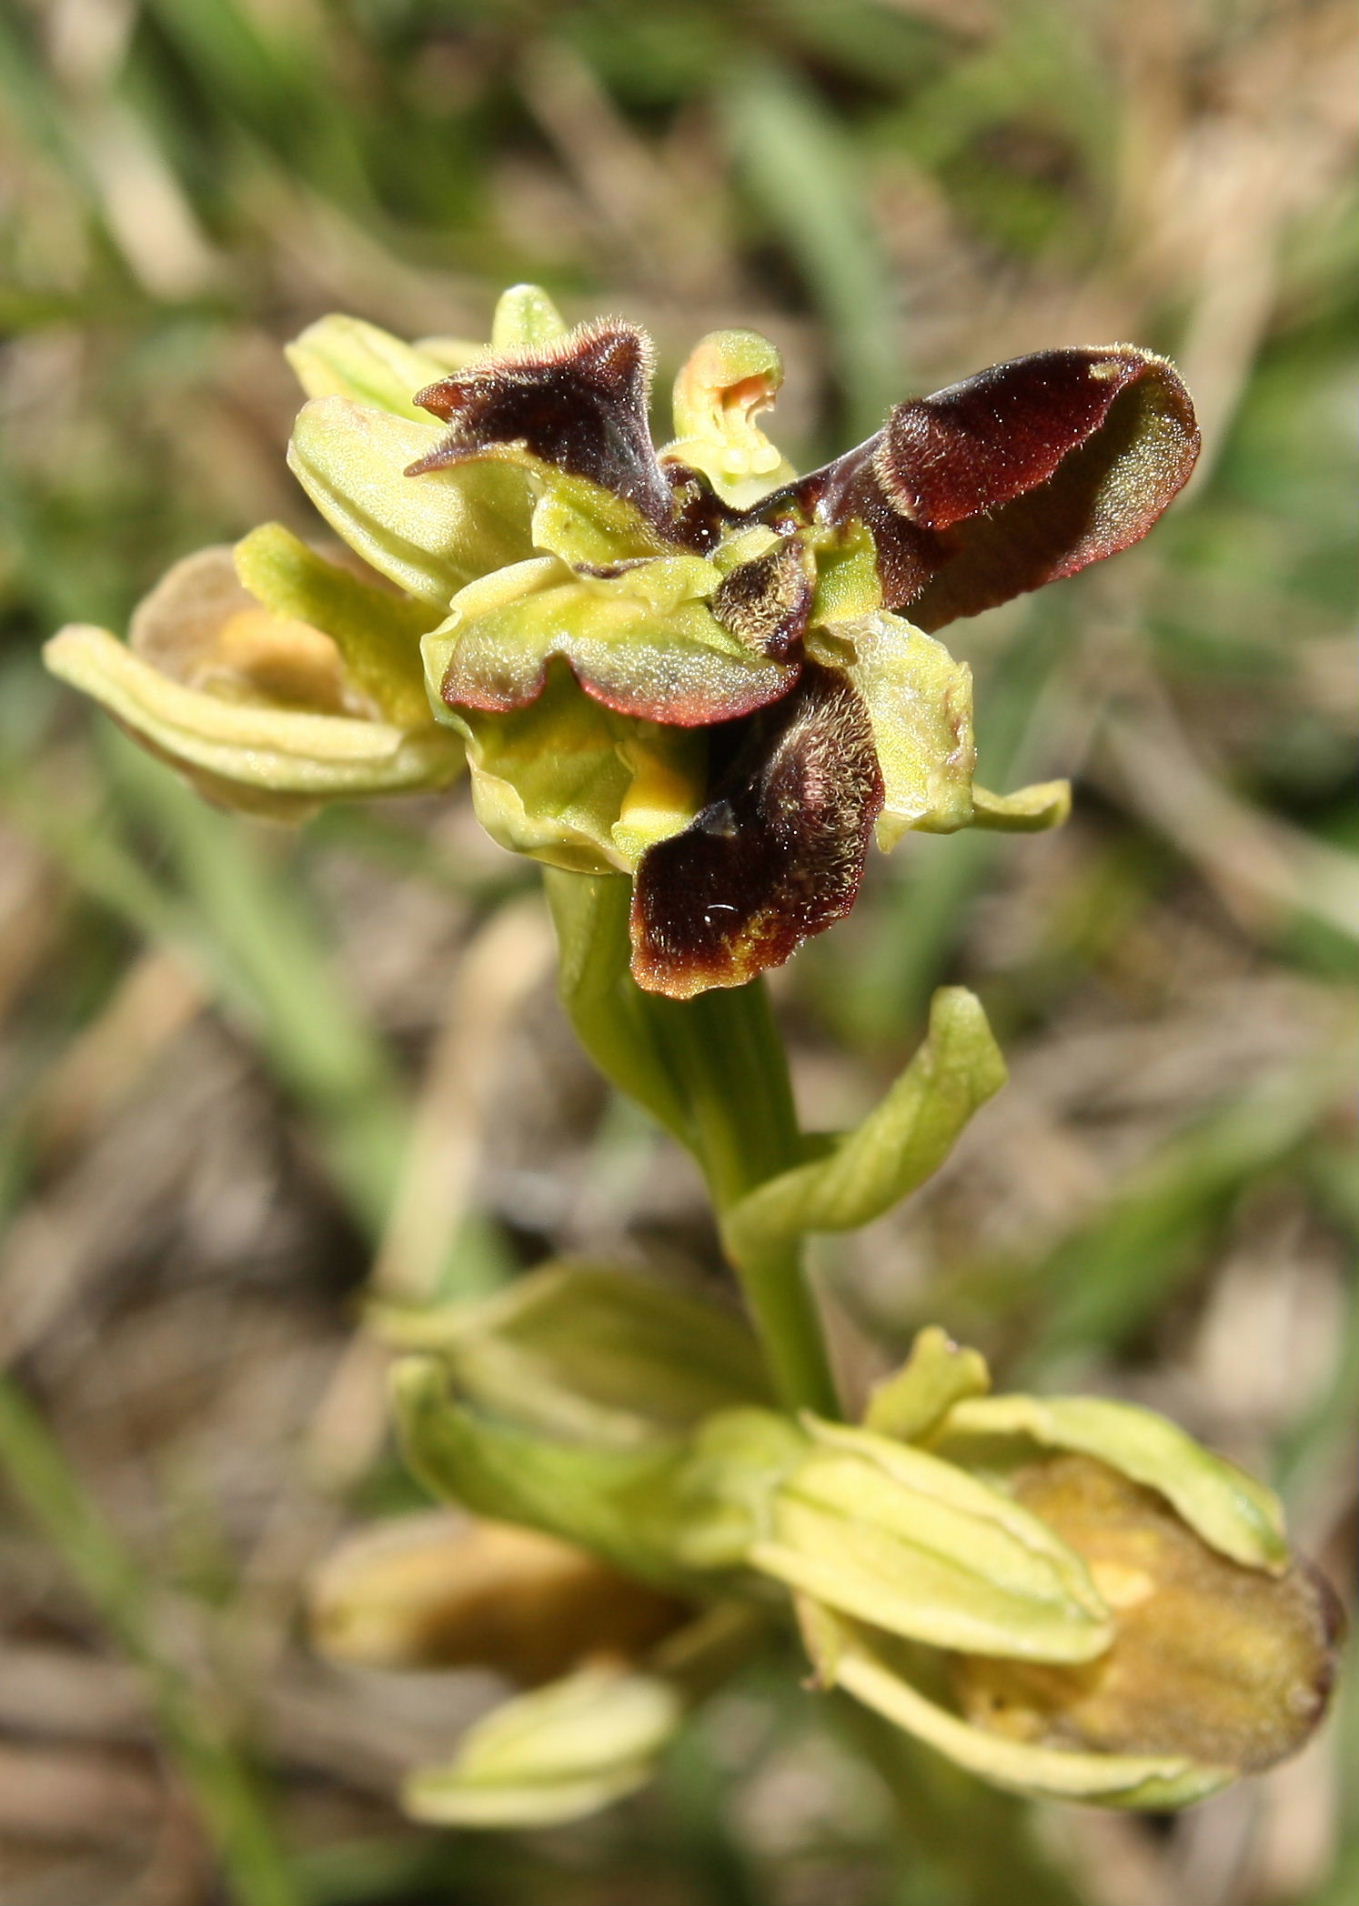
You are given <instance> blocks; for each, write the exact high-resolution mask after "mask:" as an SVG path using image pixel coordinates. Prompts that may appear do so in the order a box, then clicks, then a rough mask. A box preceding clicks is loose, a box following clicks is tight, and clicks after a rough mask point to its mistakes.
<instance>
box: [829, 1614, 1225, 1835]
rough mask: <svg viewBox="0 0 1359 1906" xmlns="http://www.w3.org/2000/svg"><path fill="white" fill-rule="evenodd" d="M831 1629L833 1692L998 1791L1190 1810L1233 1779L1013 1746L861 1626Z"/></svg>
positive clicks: (1179, 1759)
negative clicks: (939, 1696)
mask: <svg viewBox="0 0 1359 1906" xmlns="http://www.w3.org/2000/svg"><path fill="white" fill-rule="evenodd" d="M818 1614H819V1616H820V1621H819V1622H818V1624H817V1625H818V1626H822V1627H823V1629H824V1626H825V1625H826V1624H829V1625H830V1627H831V1629H832V1634H831V1635H829V1636H825V1635H823V1640H822V1645H821V1647H820V1648H819V1650H818V1653H819V1655H820V1657H821V1660H822V1661H823V1662H824V1678H825V1680H826V1682H827V1684H828V1685H832V1686H835V1687H841V1688H844V1689H845V1691H846V1692H847V1693H849V1694H852V1695H854V1696H855V1698H856V1699H857V1700H860V1701H862V1702H863V1703H864V1704H865V1706H867V1707H871V1708H872V1709H874V1711H875V1712H876V1713H878V1714H881V1715H883V1716H884V1718H885V1719H887V1720H889V1721H892V1722H893V1723H895V1725H896V1726H897V1727H900V1728H903V1729H905V1731H906V1732H907V1733H909V1734H913V1735H915V1737H916V1738H917V1739H918V1740H923V1741H925V1742H926V1743H927V1744H928V1745H929V1746H931V1747H934V1748H937V1749H938V1751H939V1752H940V1753H941V1754H944V1755H946V1756H947V1757H948V1758H949V1759H950V1760H951V1761H954V1762H955V1763H956V1764H957V1765H958V1766H960V1767H965V1768H966V1769H967V1770H968V1772H969V1773H973V1774H976V1775H977V1776H978V1777H979V1778H980V1779H982V1780H989V1781H991V1782H992V1783H993V1784H994V1785H995V1786H997V1787H1005V1788H1008V1789H1009V1790H1010V1791H1011V1792H1013V1793H1022V1794H1029V1795H1032V1796H1033V1797H1034V1798H1037V1799H1049V1800H1084V1801H1088V1802H1091V1803H1092V1804H1094V1805H1097V1806H1105V1807H1144V1808H1147V1809H1155V1810H1158V1811H1159V1810H1161V1809H1165V1808H1172V1807H1185V1806H1188V1805H1190V1804H1191V1803H1192V1802H1193V1801H1196V1800H1202V1799H1204V1798H1205V1797H1206V1796H1207V1795H1208V1794H1211V1793H1216V1792H1217V1791H1218V1790H1219V1789H1220V1788H1222V1787H1225V1786H1227V1785H1228V1784H1229V1782H1230V1781H1231V1780H1232V1779H1233V1778H1234V1775H1233V1772H1232V1770H1231V1769H1230V1768H1225V1767H1206V1766H1201V1765H1199V1764H1197V1763H1196V1762H1194V1761H1192V1760H1190V1759H1188V1758H1187V1757H1185V1756H1183V1755H1178V1754H1155V1755H1153V1754H1094V1753H1082V1752H1076V1751H1068V1750H1066V1749H1064V1748H1057V1747H1033V1746H1029V1745H1027V1744H1026V1743H1024V1742H1021V1741H1013V1740H1007V1739H1006V1738H1005V1737H1004V1736H1002V1735H999V1734H992V1733H989V1732H987V1731H986V1730H985V1729H983V1728H980V1727H973V1726H972V1725H971V1724H970V1723H969V1722H967V1721H964V1720H962V1719H961V1718H960V1717H959V1716H958V1715H956V1714H951V1713H950V1712H949V1711H948V1710H947V1709H946V1708H942V1707H940V1706H938V1705H937V1704H936V1703H935V1702H933V1701H930V1700H927V1699H926V1697H925V1696H924V1695H923V1694H921V1693H920V1692H919V1691H918V1690H917V1689H916V1688H915V1687H914V1686H913V1685H912V1684H911V1682H910V1681H909V1680H908V1679H907V1677H906V1675H905V1674H904V1673H901V1672H898V1671H897V1670H896V1669H895V1667H894V1666H893V1665H891V1664H890V1651H889V1650H886V1649H882V1648H880V1647H879V1646H877V1645H876V1644H874V1643H873V1642H871V1641H870V1639H869V1637H868V1636H867V1635H866V1634H865V1633H864V1632H863V1630H862V1629H860V1628H859V1626H858V1625H857V1623H853V1622H845V1621H839V1620H837V1619H836V1618H835V1617H834V1616H830V1615H829V1614H828V1611H825V1610H821V1611H818Z"/></svg>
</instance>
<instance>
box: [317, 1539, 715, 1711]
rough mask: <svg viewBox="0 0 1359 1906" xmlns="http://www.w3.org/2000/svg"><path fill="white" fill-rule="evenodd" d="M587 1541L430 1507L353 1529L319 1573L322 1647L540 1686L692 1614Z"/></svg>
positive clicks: (340, 1656)
mask: <svg viewBox="0 0 1359 1906" xmlns="http://www.w3.org/2000/svg"><path fill="white" fill-rule="evenodd" d="M688 1612H689V1611H688V1610H687V1609H686V1607H685V1605H684V1604H683V1603H681V1602H677V1601H674V1600H672V1599H671V1598H670V1597H669V1596H665V1595H660V1594H658V1593H656V1591H655V1590H653V1589H650V1588H647V1587H645V1586H644V1585H643V1584H642V1583H640V1582H638V1581H636V1580H634V1579H633V1578H632V1577H630V1576H626V1575H621V1574H619V1573H618V1571H617V1570H616V1569H611V1568H609V1567H607V1566H606V1565H605V1564H604V1563H603V1562H600V1561H597V1560H596V1559H595V1557H593V1556H591V1555H588V1554H587V1553H586V1552H585V1551H584V1550H583V1549H577V1548H573V1547H571V1546H570V1545H569V1544H568V1543H565V1542H559V1541H556V1540H555V1539H554V1538H553V1537H551V1536H547V1535H540V1534H538V1533H537V1532H536V1531H535V1530H532V1529H523V1528H517V1527H515V1526H514V1525H512V1524H509V1523H501V1522H482V1521H473V1520H471V1519H469V1518H468V1517H466V1516H462V1515H456V1514H449V1513H446V1512H441V1511H434V1512H432V1513H429V1514H425V1515H412V1516H400V1517H397V1518H395V1519H393V1520H392V1521H390V1522H386V1523H380V1524H379V1525H377V1527H375V1528H372V1529H367V1530H364V1531H362V1532H361V1533H359V1534H358V1535H355V1536H351V1537H350V1538H349V1539H348V1540H347V1541H345V1542H343V1543H341V1545H340V1546H339V1548H337V1549H336V1550H335V1551H334V1552H333V1553H332V1554H331V1555H330V1556H328V1557H327V1559H326V1561H325V1562H324V1563H323V1564H322V1566H321V1568H320V1570H319V1571H318V1572H317V1574H316V1576H315V1578H314V1579H313V1582H312V1585H311V1595H310V1619H311V1633H312V1639H313V1641H314V1643H315V1645H316V1646H317V1647H318V1648H319V1649H320V1651H321V1652H322V1653H323V1654H326V1655H328V1656H330V1657H331V1659H332V1660H335V1661H341V1662H345V1663H347V1664H349V1665H352V1666H355V1667H362V1668H461V1667H483V1668H493V1669H495V1670H496V1671H497V1672H498V1673H500V1674H504V1675H508V1676H509V1677H510V1679H511V1680H514V1681H518V1682H520V1683H522V1684H524V1685H526V1686H534V1687H536V1686H538V1685H539V1684H540V1683H542V1682H544V1681H550V1680H552V1679H553V1678H554V1677H556V1676H558V1675H560V1674H563V1673H565V1672H566V1671H567V1670H568V1669H570V1668H573V1667H575V1666H577V1665H578V1664H579V1663H580V1662H582V1661H584V1660H585V1659H587V1658H589V1657H592V1656H597V1655H615V1656H619V1657H622V1658H631V1657H633V1656H635V1655H637V1654H639V1653H640V1652H641V1651H642V1650H643V1649H645V1648H648V1647H650V1646H651V1645H652V1644H653V1643H655V1642H657V1641H659V1640H660V1639H661V1638H662V1636H664V1635H666V1634H668V1633H669V1632H670V1631H671V1630H672V1629H674V1628H675V1627H677V1626H678V1625H679V1623H680V1622H682V1621H684V1620H686V1619H687V1618H688Z"/></svg>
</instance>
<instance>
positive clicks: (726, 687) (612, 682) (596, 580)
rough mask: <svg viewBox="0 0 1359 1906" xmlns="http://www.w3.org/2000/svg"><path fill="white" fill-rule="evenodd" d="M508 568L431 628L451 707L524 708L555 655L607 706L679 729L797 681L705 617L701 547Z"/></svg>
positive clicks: (724, 715) (747, 710)
mask: <svg viewBox="0 0 1359 1906" xmlns="http://www.w3.org/2000/svg"><path fill="white" fill-rule="evenodd" d="M517 571H518V574H519V575H520V576H521V577H522V579H523V582H524V583H525V584H526V585H527V588H526V589H525V590H524V591H523V592H520V591H518V590H516V593H515V594H514V595H512V596H509V597H508V599H507V592H506V583H507V581H508V578H507V577H506V576H504V575H498V576H491V577H488V578H486V580H485V582H483V583H476V584H473V585H472V586H471V587H470V588H469V589H466V590H464V591H462V592H461V594H460V595H459V596H458V597H457V598H456V600H455V601H454V603H453V608H452V613H451V614H450V616H449V619H448V621H447V622H446V623H445V624H444V627H443V629H442V630H441V632H440V637H441V643H442V641H443V640H446V641H447V651H446V653H447V657H448V660H447V666H446V668H445V672H444V675H443V678H442V681H441V683H440V694H441V696H442V699H443V700H444V701H445V702H446V703H447V704H448V705H449V706H450V707H458V708H474V709H481V710H482V711H484V712H487V713H502V712H505V711H508V710H511V709H516V708H524V707H526V706H527V705H528V704H529V703H531V702H535V701H536V700H537V699H538V697H539V695H540V694H541V693H542V692H543V685H544V682H545V680H546V676H547V669H548V664H549V662H550V660H551V659H552V658H553V657H560V658H561V659H562V660H564V661H566V662H567V663H569V665H570V667H571V669H572V672H573V673H574V674H575V676H576V679H577V680H578V681H579V682H580V684H581V687H582V688H584V690H585V691H586V693H587V694H588V695H590V696H592V697H593V698H594V699H595V700H596V701H599V702H602V703H603V704H604V706H605V707H606V708H611V709H613V710H614V712H615V713H617V714H620V715H633V716H638V717H640V718H641V719H643V720H650V721H658V722H664V723H666V724H667V725H671V726H676V727H684V728H691V727H706V726H710V725H711V724H713V723H714V722H719V721H731V720H734V719H735V718H736V717H737V716H739V715H748V714H751V713H752V712H753V711H754V710H755V709H756V708H762V707H764V706H765V705H766V704H767V703H769V702H771V701H775V700H777V699H778V697H779V696H780V695H782V694H784V693H785V692H786V690H787V689H789V688H790V687H791V686H792V684H793V683H794V682H795V681H796V679H797V674H798V667H797V665H796V664H785V663H782V662H776V661H771V660H767V659H766V658H765V657H763V656H760V655H756V654H752V652H751V651H750V650H749V649H748V648H747V647H746V646H745V645H744V644H743V643H742V642H741V641H739V640H738V639H737V637H736V636H734V635H729V634H728V633H727V631H726V630H725V629H723V628H722V627H721V625H720V624H719V623H718V622H717V621H716V620H715V619H714V617H713V615H712V612H711V611H710V610H709V609H708V607H707V605H706V603H705V601H704V600H703V598H704V597H705V596H707V595H709V594H711V593H712V591H713V590H714V589H715V588H716V587H717V585H718V584H719V583H720V581H721V576H720V574H719V572H718V571H717V570H716V569H714V568H713V566H712V564H711V563H707V562H704V560H703V559H702V557H700V556H683V555H673V556H659V557H656V558H654V559H653V560H651V561H649V562H643V563H640V564H638V565H636V566H635V567H631V568H628V569H625V570H624V571H623V573H622V574H621V575H616V576H607V577H593V576H580V577H575V576H572V575H571V574H570V572H568V571H564V570H563V569H562V568H561V567H560V566H558V567H556V568H551V567H549V566H548V564H547V563H546V561H545V560H542V559H540V560H539V561H537V562H534V563H523V564H519V565H517ZM431 646H432V645H431Z"/></svg>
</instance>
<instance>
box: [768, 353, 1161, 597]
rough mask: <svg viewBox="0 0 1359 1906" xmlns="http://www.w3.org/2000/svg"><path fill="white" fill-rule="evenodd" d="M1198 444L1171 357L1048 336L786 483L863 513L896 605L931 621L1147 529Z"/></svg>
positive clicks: (823, 507)
mask: <svg viewBox="0 0 1359 1906" xmlns="http://www.w3.org/2000/svg"><path fill="white" fill-rule="evenodd" d="M1198 447H1199V437H1198V429H1197V426H1196V424H1195V421H1194V411H1193V406H1192V404H1191V403H1190V400H1189V395H1188V392H1187V391H1186V390H1185V388H1184V385H1183V384H1182V383H1181V381H1180V379H1179V377H1178V376H1177V374H1176V372H1175V371H1174V369H1173V367H1172V366H1170V365H1169V364H1167V363H1166V362H1165V360H1164V359H1162V358H1158V357H1154V356H1152V355H1151V354H1150V353H1149V352H1146V351H1139V350H1136V349H1134V348H1133V347H1132V346H1130V345H1111V346H1109V347H1107V348H1105V349H1070V350H1060V351H1041V352H1038V353H1036V354H1035V355H1033V356H1032V357H1023V358H1016V359H1014V360H1013V361H1012V362H1010V363H1008V364H998V365H995V366H993V367H992V368H991V369H990V370H986V371H982V372H980V373H979V374H978V375H977V376H976V377H972V378H969V379H967V380H966V381H965V382H964V383H961V384H954V385H951V386H950V387H949V388H948V389H947V390H943V391H939V392H936V394H935V395H934V396H932V397H925V398H919V399H915V400H913V401H912V402H910V403H906V404H901V405H898V407H897V408H896V410H894V411H893V413H892V415H891V417H890V418H889V420H888V423H887V425H886V426H885V428H884V429H883V430H882V431H880V432H879V434H878V436H877V437H875V438H871V439H870V440H869V441H868V442H867V443H866V444H862V445H860V446H859V448H858V449H857V450H853V451H850V452H849V453H848V455H847V456H845V457H842V458H840V459H838V460H837V461H836V462H835V463H832V464H830V465H828V466H827V467H826V468H825V469H824V470H820V471H817V472H815V473H814V474H813V475H812V476H810V477H805V478H803V479H802V481H801V483H800V484H798V485H797V486H795V488H794V489H793V490H792V491H791V492H790V494H792V495H794V496H795V497H796V498H797V499H798V500H799V501H800V502H801V504H802V505H803V507H804V508H806V509H808V510H810V511H812V512H813V513H814V514H815V515H817V516H818V517H820V518H821V519H822V520H825V521H830V522H843V521H846V520H848V519H849V518H851V517H856V516H857V517H858V518H860V520H862V521H863V522H864V523H866V524H867V526H868V528H869V529H870V531H871V532H872V534H873V537H874V540H875V542H876V544H877V548H878V561H879V569H880V573H881V576H882V581H883V588H884V594H885V598H886V604H887V606H888V607H889V608H891V609H893V610H896V611H899V612H900V613H902V614H906V615H908V616H909V617H910V619H911V620H912V621H913V622H914V623H916V625H917V626H918V627H920V628H924V629H935V628H939V627H941V626H942V625H943V624H944V623H945V622H949V621H952V620H953V619H954V618H955V617H957V616H963V615H975V614H977V613H978V612H979V611H980V610H982V609H987V608H992V607H994V605H995V604H996V603H999V602H1005V601H1008V600H1009V598H1010V597H1011V596H1016V595H1020V594H1022V593H1023V592H1024V591H1026V590H1029V589H1036V588H1038V587H1040V586H1041V585H1042V584H1043V583H1046V582H1053V581H1056V580H1058V579H1059V578H1060V577H1063V576H1071V575H1075V574H1076V573H1077V571H1078V570H1081V569H1084V568H1086V567H1087V566H1088V565H1089V564H1090V563H1093V562H1099V561H1101V560H1102V559H1103V558H1104V557H1106V556H1112V555H1114V554H1116V553H1117V551H1119V550H1121V549H1126V548H1128V547H1129V545H1130V544H1132V543H1135V542H1137V541H1138V540H1139V539H1140V538H1141V537H1143V536H1145V535H1146V533H1147V531H1148V530H1149V529H1150V528H1151V526H1152V524H1153V523H1154V522H1155V521H1156V519H1157V518H1158V517H1159V516H1160V515H1161V513H1162V511H1163V510H1164V509H1165V508H1166V506H1167V505H1168V504H1169V503H1170V501H1171V499H1172V498H1173V497H1174V496H1175V495H1176V493H1177V492H1178V491H1179V490H1180V489H1181V488H1182V487H1183V486H1184V484H1185V483H1186V481H1187V480H1188V478H1189V474H1190V472H1191V471H1192V469H1193V467H1194V462H1195V459H1196V458H1197V456H1198Z"/></svg>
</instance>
